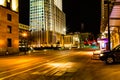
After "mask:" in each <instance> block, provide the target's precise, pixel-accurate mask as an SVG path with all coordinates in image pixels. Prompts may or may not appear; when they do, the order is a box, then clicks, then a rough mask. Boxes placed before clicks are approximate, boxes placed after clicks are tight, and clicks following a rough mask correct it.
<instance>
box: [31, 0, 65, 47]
mask: <svg viewBox="0 0 120 80" xmlns="http://www.w3.org/2000/svg"><path fill="white" fill-rule="evenodd" d="M57 4H58V1H54V0H37V1H35V0H30V31H31V36H32V37H33V39H34V40H33V41H32V45H33V47H44V46H51V45H53V46H54V45H55V44H56V43H57V42H60V43H61V41H62V35H65V34H66V22H65V14H64V12H63V11H62V2H61V1H60V5H59V6H56V5H57Z"/></svg>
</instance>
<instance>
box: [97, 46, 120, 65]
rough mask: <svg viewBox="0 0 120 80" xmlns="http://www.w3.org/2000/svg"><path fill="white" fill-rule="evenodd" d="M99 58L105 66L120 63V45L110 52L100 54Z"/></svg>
mask: <svg viewBox="0 0 120 80" xmlns="http://www.w3.org/2000/svg"><path fill="white" fill-rule="evenodd" d="M99 58H100V60H102V61H104V62H105V63H107V64H112V63H115V62H120V45H118V46H116V47H115V48H114V49H112V50H110V51H105V52H103V53H101V54H100V56H99Z"/></svg>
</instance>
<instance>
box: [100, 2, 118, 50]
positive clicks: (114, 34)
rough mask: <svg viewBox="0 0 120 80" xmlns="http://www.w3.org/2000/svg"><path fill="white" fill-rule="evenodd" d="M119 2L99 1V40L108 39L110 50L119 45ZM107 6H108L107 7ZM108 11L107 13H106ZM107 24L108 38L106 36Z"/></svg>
mask: <svg viewBox="0 0 120 80" xmlns="http://www.w3.org/2000/svg"><path fill="white" fill-rule="evenodd" d="M119 3H120V0H109V3H108V0H102V1H101V27H100V32H101V33H102V35H101V38H108V37H110V45H111V49H112V48H114V47H115V46H117V45H118V44H119V43H120V31H119V29H120V24H119V23H120V19H119V17H120V15H119V13H120V4H119ZM108 4H109V6H108ZM108 11H109V12H108ZM108 23H109V28H110V36H108Z"/></svg>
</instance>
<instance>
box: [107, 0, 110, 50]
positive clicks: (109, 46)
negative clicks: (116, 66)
mask: <svg viewBox="0 0 120 80" xmlns="http://www.w3.org/2000/svg"><path fill="white" fill-rule="evenodd" d="M107 3H108V50H110V49H111V41H110V21H109V14H110V0H108V2H107Z"/></svg>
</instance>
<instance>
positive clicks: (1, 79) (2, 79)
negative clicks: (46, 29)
mask: <svg viewBox="0 0 120 80" xmlns="http://www.w3.org/2000/svg"><path fill="white" fill-rule="evenodd" d="M64 56H66V55H64ZM61 57H63V56H60V57H57V58H53V59H51V60H50V62H52V61H53V60H54V59H57V60H58V59H61ZM37 64H39V66H36V67H33V68H30V69H27V70H24V71H21V72H17V73H14V74H11V75H8V76H5V77H1V78H0V80H4V79H7V78H10V77H13V76H16V75H18V74H22V73H25V72H28V71H30V70H33V69H36V68H39V67H41V66H43V65H46V64H48V63H45V62H43V64H42V62H40V63H37ZM37 64H36V65H37ZM40 64H41V65H40ZM27 67H28V66H27ZM18 69H23V68H16V69H13V70H9V71H4V72H1V73H0V74H5V73H8V72H11V71H15V70H18Z"/></svg>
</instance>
